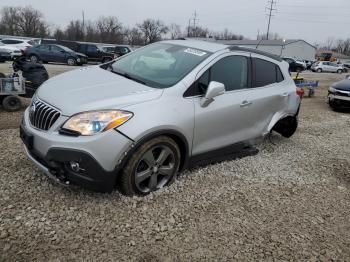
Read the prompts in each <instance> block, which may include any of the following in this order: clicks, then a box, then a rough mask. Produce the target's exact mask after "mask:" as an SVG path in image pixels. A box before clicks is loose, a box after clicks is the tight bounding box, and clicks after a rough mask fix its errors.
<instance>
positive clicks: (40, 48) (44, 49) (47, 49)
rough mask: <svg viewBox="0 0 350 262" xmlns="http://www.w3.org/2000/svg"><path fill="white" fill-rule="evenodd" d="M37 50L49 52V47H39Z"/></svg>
mask: <svg viewBox="0 0 350 262" xmlns="http://www.w3.org/2000/svg"><path fill="white" fill-rule="evenodd" d="M37 48H38V49H39V50H41V51H49V49H50V46H48V45H39V46H38V47H37Z"/></svg>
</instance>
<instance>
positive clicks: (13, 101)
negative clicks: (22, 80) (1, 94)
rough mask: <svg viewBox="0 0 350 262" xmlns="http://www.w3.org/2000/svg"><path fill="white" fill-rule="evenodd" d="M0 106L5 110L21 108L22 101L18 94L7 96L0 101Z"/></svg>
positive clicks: (10, 110)
mask: <svg viewBox="0 0 350 262" xmlns="http://www.w3.org/2000/svg"><path fill="white" fill-rule="evenodd" d="M2 106H3V108H4V109H5V111H8V112H13V111H17V110H19V109H21V107H22V102H21V99H19V97H18V96H7V97H5V98H4V100H3V101H2Z"/></svg>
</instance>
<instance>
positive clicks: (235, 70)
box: [210, 56, 248, 91]
mask: <svg viewBox="0 0 350 262" xmlns="http://www.w3.org/2000/svg"><path fill="white" fill-rule="evenodd" d="M210 81H216V82H220V83H223V84H224V85H225V89H226V91H232V90H237V89H243V88H247V87H248V60H247V58H245V57H243V56H229V57H225V58H223V59H221V60H220V61H219V62H217V63H216V64H215V65H214V66H213V67H212V68H211V72H210Z"/></svg>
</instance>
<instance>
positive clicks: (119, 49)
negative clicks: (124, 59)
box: [114, 45, 133, 57]
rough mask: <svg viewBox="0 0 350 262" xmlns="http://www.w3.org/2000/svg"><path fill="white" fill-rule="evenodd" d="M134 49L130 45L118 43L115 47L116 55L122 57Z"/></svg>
mask: <svg viewBox="0 0 350 262" xmlns="http://www.w3.org/2000/svg"><path fill="white" fill-rule="evenodd" d="M132 51H133V50H132V49H131V47H130V46H128V45H117V46H116V47H115V49H114V53H115V57H120V56H123V55H126V54H129V53H130V52H132Z"/></svg>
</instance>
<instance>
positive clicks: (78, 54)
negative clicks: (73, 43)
mask: <svg viewBox="0 0 350 262" xmlns="http://www.w3.org/2000/svg"><path fill="white" fill-rule="evenodd" d="M74 53H75V54H76V55H77V56H80V57H85V58H87V55H84V54H82V53H78V52H74Z"/></svg>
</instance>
